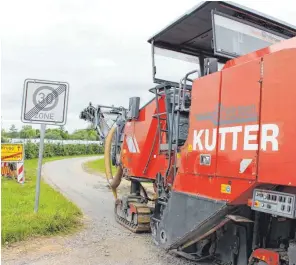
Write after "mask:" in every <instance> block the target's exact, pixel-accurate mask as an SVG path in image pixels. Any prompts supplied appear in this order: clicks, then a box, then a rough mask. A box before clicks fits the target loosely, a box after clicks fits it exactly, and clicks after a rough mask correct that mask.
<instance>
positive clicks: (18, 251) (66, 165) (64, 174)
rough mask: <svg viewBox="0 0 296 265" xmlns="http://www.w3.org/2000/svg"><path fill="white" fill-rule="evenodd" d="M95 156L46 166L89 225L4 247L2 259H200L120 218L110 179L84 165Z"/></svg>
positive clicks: (60, 263)
mask: <svg viewBox="0 0 296 265" xmlns="http://www.w3.org/2000/svg"><path fill="white" fill-rule="evenodd" d="M90 159H98V157H94V158H72V159H65V160H59V161H54V162H50V163H47V164H45V165H44V167H43V176H44V179H45V180H46V182H48V183H49V184H50V185H52V186H53V187H55V188H56V189H58V190H59V191H60V192H61V193H63V194H64V195H65V196H66V197H67V198H69V199H70V200H72V201H73V202H74V203H75V204H76V205H77V206H78V207H80V208H81V210H82V211H83V214H84V228H83V229H82V230H80V231H79V232H77V233H75V234H72V235H68V236H56V237H50V238H46V237H41V238H35V239H31V240H29V241H24V242H19V243H16V244H13V245H11V246H10V247H3V248H2V264H7V265H8V264H13V265H24V264H30V265H47V264H48V265H52V264H56V265H65V264H71V265H76V264H77V265H78V264H79V265H81V264H86V265H88V264H90V265H92V264H94V265H99V264H102V265H109V264H110V265H111V264H112V265H114V264H118V265H125V264H126V265H140V264H147V265H150V264H151V265H168V264H175V265H182V264H196V263H192V262H188V261H187V260H184V259H182V258H177V257H175V256H172V255H170V254H168V253H166V252H164V251H163V250H160V249H158V248H157V247H156V246H155V245H154V244H153V243H152V240H151V237H150V234H133V233H131V232H129V231H127V230H126V229H125V228H123V227H122V226H120V225H119V224H118V223H116V222H115V220H114V216H113V205H114V199H113V196H112V193H111V192H110V190H109V188H108V187H107V185H106V181H105V179H104V178H103V177H101V176H99V175H93V174H89V173H87V172H85V171H84V170H83V168H82V165H83V164H84V163H85V162H86V161H88V160H90ZM41 192H42V190H41Z"/></svg>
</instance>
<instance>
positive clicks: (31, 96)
mask: <svg viewBox="0 0 296 265" xmlns="http://www.w3.org/2000/svg"><path fill="white" fill-rule="evenodd" d="M68 97H69V84H68V83H66V82H54V81H44V80H35V79H26V80H25V84H24V93H23V105H22V117H21V119H22V122H24V123H36V124H41V130H40V143H39V160H38V171H37V180H36V195H35V207H34V212H35V213H37V212H38V208H39V197H40V182H41V172H42V158H43V147H44V136H45V128H46V124H51V125H59V126H61V125H65V124H66V119H67V108H68Z"/></svg>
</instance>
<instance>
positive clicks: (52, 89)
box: [22, 79, 69, 125]
mask: <svg viewBox="0 0 296 265" xmlns="http://www.w3.org/2000/svg"><path fill="white" fill-rule="evenodd" d="M68 96H69V85H68V83H66V82H54V81H43V80H35V79H26V80H25V84H24V94H23V107H22V121H23V122H25V123H39V124H53V125H64V124H65V123H66V119H67V107H68Z"/></svg>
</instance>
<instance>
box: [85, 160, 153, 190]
mask: <svg viewBox="0 0 296 265" xmlns="http://www.w3.org/2000/svg"><path fill="white" fill-rule="evenodd" d="M83 168H84V170H85V171H86V172H89V173H91V174H99V175H104V176H105V160H104V158H100V159H96V160H92V161H87V162H86V163H84V165H83ZM115 172H116V167H114V166H112V173H113V174H115ZM142 185H143V187H144V188H146V190H147V192H148V193H149V194H150V195H151V194H153V192H154V189H153V184H152V183H148V182H147V183H145V182H142ZM127 187H128V189H126V188H127ZM129 187H130V182H129V181H127V180H125V179H122V180H121V184H120V186H119V188H118V189H117V191H118V192H119V193H122V192H123V191H127V192H129Z"/></svg>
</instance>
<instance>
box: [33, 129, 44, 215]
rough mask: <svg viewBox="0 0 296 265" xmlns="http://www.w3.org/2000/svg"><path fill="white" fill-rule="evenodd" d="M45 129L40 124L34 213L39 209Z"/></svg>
mask: <svg viewBox="0 0 296 265" xmlns="http://www.w3.org/2000/svg"><path fill="white" fill-rule="evenodd" d="M45 129H46V124H41V128H40V143H39V159H38V169H37V179H36V194H35V207H34V212H35V213H37V212H38V208H39V197H40V181H41V171H42V159H43V147H44V136H45Z"/></svg>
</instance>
